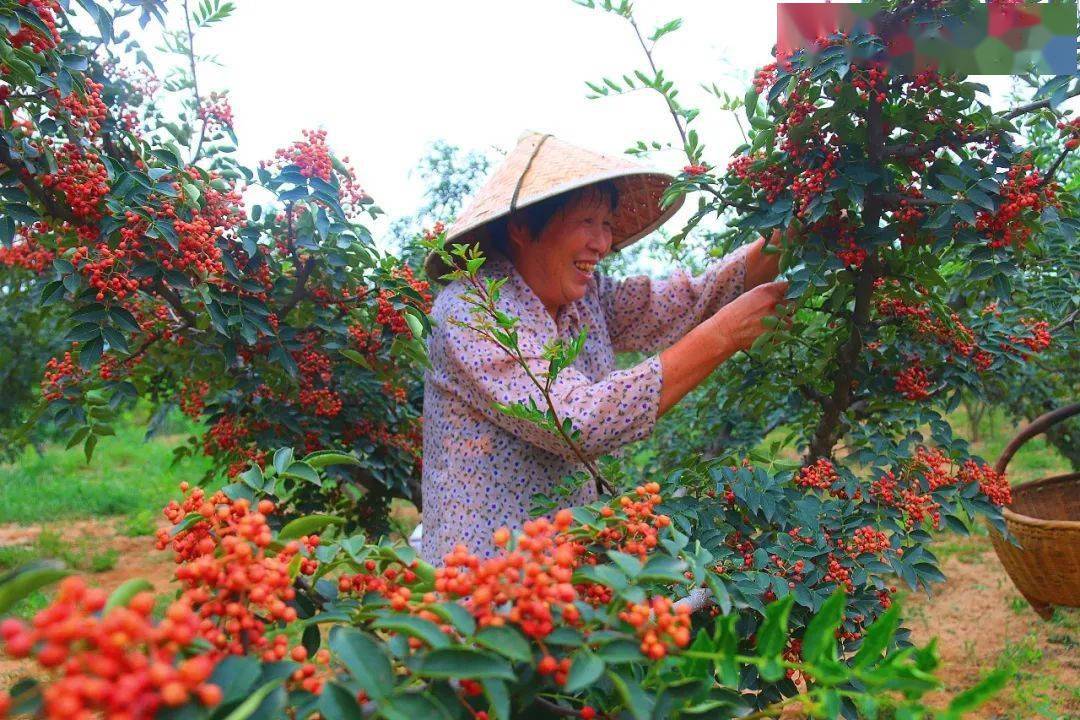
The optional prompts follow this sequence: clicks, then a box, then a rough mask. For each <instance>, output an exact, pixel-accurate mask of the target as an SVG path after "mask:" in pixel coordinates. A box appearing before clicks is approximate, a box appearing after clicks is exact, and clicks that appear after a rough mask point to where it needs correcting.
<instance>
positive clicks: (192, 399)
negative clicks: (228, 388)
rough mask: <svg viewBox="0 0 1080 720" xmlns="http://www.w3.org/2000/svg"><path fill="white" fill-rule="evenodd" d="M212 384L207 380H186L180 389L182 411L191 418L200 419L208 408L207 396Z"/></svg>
mask: <svg viewBox="0 0 1080 720" xmlns="http://www.w3.org/2000/svg"><path fill="white" fill-rule="evenodd" d="M208 392H210V383H208V382H207V381H205V380H191V379H190V378H185V379H184V383H183V385H182V387H181V388H180V411H181V412H182V413H184V414H185V415H187V416H188V417H191V418H198V417H199V416H200V415H202V411H203V409H204V408H205V407H206V394H207V393H208Z"/></svg>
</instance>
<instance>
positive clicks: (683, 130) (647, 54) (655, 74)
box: [626, 15, 687, 151]
mask: <svg viewBox="0 0 1080 720" xmlns="http://www.w3.org/2000/svg"><path fill="white" fill-rule="evenodd" d="M626 19H627V20H629V21H630V26H631V27H633V28H634V35H636V36H637V39H638V42H639V43H641V49H642V50H644V51H645V57H646V58H648V60H649V67H651V68H652V71H653V78H654V79H656V78H659V77H660V75H659V71H657V69H656V63H655V62H653V56H652V51H651V50H649V47H648V45H646V44H645V38H643V37H642V36H641V30H639V29H638V26H637V22H635V21H634V16H633V15H628V16H626ZM655 89H656V92H658V93H660V94H661V95H663V96H664V100H665V101H666V102H667V106H668V111H670V112H671V118H672V119H673V120H674V121H675V127H677V128H678V129H679V137H680V138H682V143H683V150H684V151H685V150H686V146H687V141H686V128H684V127H683V124H682V120H680V119H679V113H677V112H676V111H675V107H674V106H673V105H672V100H671V99H670V98H669V97H668V96H667V95H666V94H664V92H663V91H662V90H660V89H659V87H657V88H655Z"/></svg>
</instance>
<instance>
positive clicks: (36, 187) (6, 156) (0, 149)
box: [0, 142, 83, 224]
mask: <svg viewBox="0 0 1080 720" xmlns="http://www.w3.org/2000/svg"><path fill="white" fill-rule="evenodd" d="M0 164H3V165H4V167H7V168H9V169H11V171H12V172H14V173H15V174H16V175H18V176H19V181H20V182H22V184H23V187H25V188H26V192H27V193H28V194H29V195H30V196H31V197H33V198H34V199H35V200H37V201H38V202H40V203H41V204H42V205H44V206H45V212H47V213H48V214H49V215H51V216H52V217H54V218H59V219H60V220H66V221H68V222H71V223H78V224H82V222H83V221H82V220H81V219H80V218H79V217H77V216H76V215H75V213H73V212H71V208H69V207H67V206H66V205H64V204H62V203H60V202H59V201H58V200H57V199H56V196H54V195H53V194H52V193H51V192H50V191H49V190H47V189H46V188H44V187H42V185H41V183H39V182H38V181H37V179H36V178H34V176H33V175H31V174H30V173H29V172H27V170H26V168H25V167H23V166H22V164H21V163H19V162H17V161H16V160H15V159H14V158H13V157H12V156H11V148H9V147H8V145H7V143H5V142H0Z"/></svg>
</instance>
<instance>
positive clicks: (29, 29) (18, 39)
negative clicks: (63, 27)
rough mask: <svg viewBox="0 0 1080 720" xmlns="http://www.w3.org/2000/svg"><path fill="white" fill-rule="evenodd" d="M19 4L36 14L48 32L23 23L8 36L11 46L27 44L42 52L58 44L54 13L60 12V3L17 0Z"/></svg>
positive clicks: (58, 34)
mask: <svg viewBox="0 0 1080 720" xmlns="http://www.w3.org/2000/svg"><path fill="white" fill-rule="evenodd" d="M19 5H21V6H22V7H24V8H26V9H28V10H30V11H31V12H33V13H34V14H36V15H37V16H38V19H39V20H41V24H42V25H44V26H45V29H46V30H47V31H48V32H47V33H42V32H41V31H40V30H38V29H37V28H35V27H33V26H31V25H27V24H26V23H23V24H21V25H19V30H18V31H17V32H16V33H15V34H13V35H9V36H8V42H10V43H11V46H12V47H13V48H16V49H17V48H21V47H25V46H26V45H29V46H30V48H31V49H32V50H33V51H34V52H36V53H43V52H45V51H46V50H51V49H52V48H54V47H56V46H58V45H59V44H60V33H59V32H57V30H56V14H57V13H58V12H60V3H59V2H57V0H19Z"/></svg>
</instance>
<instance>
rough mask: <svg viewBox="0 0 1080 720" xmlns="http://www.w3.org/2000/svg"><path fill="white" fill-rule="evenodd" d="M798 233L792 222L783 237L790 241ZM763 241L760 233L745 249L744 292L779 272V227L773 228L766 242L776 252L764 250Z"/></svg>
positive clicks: (795, 237)
mask: <svg viewBox="0 0 1080 720" xmlns="http://www.w3.org/2000/svg"><path fill="white" fill-rule="evenodd" d="M798 235H799V233H798V231H797V230H796V228H795V224H794V223H792V224H791V225H788V228H787V231H786V232H785V233H784V238H785V239H786V240H787V241H788V242H789V243H790V242H793V241H795V240H796V239H797V238H798ZM765 243H766V240H765V236H764V235H762V236H761V237H760V238H758V239H757V240H756V241H755V242H754V243H752V244H751V245H750V247H749V249H748V250H747V253H746V280H745V282H744V292H745V291H746V290H749V289H750V288H754V287H757V286H758V285H761V284H762V283H767V282H769V281H770V280H772V279H773V278H775V277H776V275H777V273H779V272H780V252H779V250H780V228H777V229H775V230H773V231H772V236H771V237H770V238H769V240H768V244H769V245H770V246H772V247H774V248H776V250H777V252H770V253H766V252H764V249H765Z"/></svg>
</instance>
